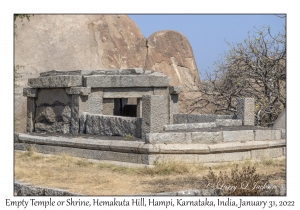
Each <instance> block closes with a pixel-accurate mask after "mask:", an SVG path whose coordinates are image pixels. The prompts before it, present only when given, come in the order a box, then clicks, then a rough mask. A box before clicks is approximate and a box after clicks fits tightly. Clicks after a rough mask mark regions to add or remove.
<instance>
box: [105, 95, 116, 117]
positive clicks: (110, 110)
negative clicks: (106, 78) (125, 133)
mask: <svg viewBox="0 0 300 210" xmlns="http://www.w3.org/2000/svg"><path fill="white" fill-rule="evenodd" d="M102 107H103V109H102V114H103V115H114V108H115V100H114V99H113V98H104V99H103V104H102Z"/></svg>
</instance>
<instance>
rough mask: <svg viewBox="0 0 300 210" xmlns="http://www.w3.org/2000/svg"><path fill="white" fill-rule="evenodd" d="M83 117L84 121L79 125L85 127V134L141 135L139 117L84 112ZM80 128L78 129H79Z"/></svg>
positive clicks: (140, 120)
mask: <svg viewBox="0 0 300 210" xmlns="http://www.w3.org/2000/svg"><path fill="white" fill-rule="evenodd" d="M83 118H84V117H83ZM85 119H86V121H85V123H82V124H81V125H82V126H84V127H85V133H87V134H95V135H105V136H115V135H116V136H126V135H132V136H135V137H138V138H140V137H141V125H142V119H141V118H135V117H121V116H112V115H100V114H86V117H85ZM82 130H83V129H80V131H82ZM83 132H84V131H83Z"/></svg>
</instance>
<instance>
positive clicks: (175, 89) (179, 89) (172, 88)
mask: <svg viewBox="0 0 300 210" xmlns="http://www.w3.org/2000/svg"><path fill="white" fill-rule="evenodd" d="M182 89H183V88H182V86H170V87H169V93H170V94H176V95H178V94H179V93H181V92H182Z"/></svg>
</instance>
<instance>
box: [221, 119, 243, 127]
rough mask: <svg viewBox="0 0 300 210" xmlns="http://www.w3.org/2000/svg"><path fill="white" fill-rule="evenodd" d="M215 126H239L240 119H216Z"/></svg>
mask: <svg viewBox="0 0 300 210" xmlns="http://www.w3.org/2000/svg"><path fill="white" fill-rule="evenodd" d="M216 125H217V126H240V125H242V120H232V119H216Z"/></svg>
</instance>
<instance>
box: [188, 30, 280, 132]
mask: <svg viewBox="0 0 300 210" xmlns="http://www.w3.org/2000/svg"><path fill="white" fill-rule="evenodd" d="M227 44H228V45H229V46H230V50H229V51H228V52H227V53H225V55H224V57H223V59H221V60H220V61H218V62H215V66H216V69H215V70H214V71H213V73H211V74H207V78H208V80H207V81H205V82H203V85H202V87H200V88H201V91H202V93H203V95H202V96H201V97H199V98H197V99H196V100H195V101H194V104H193V105H196V106H193V108H192V109H193V110H192V111H194V110H195V109H198V110H199V109H203V108H205V107H206V108H207V107H209V109H212V110H214V112H215V113H226V114H234V113H236V98H238V97H254V98H255V101H256V102H255V107H256V123H257V125H261V126H271V125H272V124H273V123H274V121H275V120H276V118H277V117H278V114H279V113H280V112H281V110H282V109H283V108H285V106H286V35H285V30H284V31H283V32H280V33H278V34H277V35H275V36H274V35H272V34H271V30H270V27H263V28H261V29H256V28H255V31H254V33H249V34H248V37H247V39H245V40H244V42H243V43H238V44H231V43H228V42H227Z"/></svg>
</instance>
